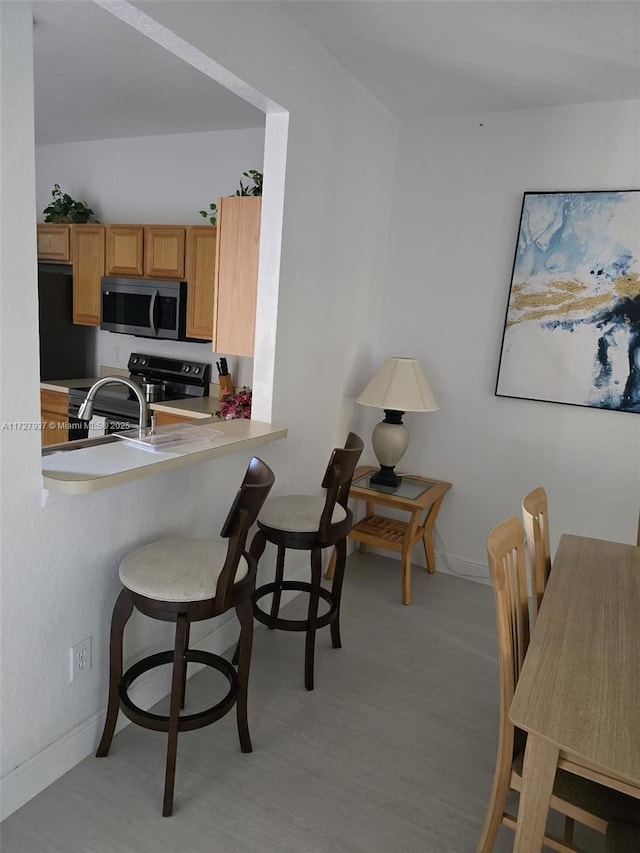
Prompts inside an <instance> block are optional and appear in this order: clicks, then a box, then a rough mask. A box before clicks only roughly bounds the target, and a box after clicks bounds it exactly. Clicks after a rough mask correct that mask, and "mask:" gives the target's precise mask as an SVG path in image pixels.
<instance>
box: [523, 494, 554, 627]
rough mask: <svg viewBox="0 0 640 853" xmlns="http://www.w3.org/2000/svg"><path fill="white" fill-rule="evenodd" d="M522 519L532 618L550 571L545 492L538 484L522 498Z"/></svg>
mask: <svg viewBox="0 0 640 853" xmlns="http://www.w3.org/2000/svg"><path fill="white" fill-rule="evenodd" d="M522 520H523V522H524V529H525V533H526V536H527V548H528V550H529V566H530V570H531V599H532V602H533V615H534V618H535V617H536V616H537V615H538V611H539V610H540V605H541V604H542V596H543V595H544V591H545V589H546V586H547V581H548V579H549V572H550V571H551V546H550V541H549V509H548V506H547V493H546V492H545V490H544V489H543V488H542V486H538V488H537V489H534V490H533V491H532V492H529V494H528V495H525V497H524V498H523V500H522Z"/></svg>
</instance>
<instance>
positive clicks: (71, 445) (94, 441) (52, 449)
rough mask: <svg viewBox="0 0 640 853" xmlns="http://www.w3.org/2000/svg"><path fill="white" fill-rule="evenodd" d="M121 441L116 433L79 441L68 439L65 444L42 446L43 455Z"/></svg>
mask: <svg viewBox="0 0 640 853" xmlns="http://www.w3.org/2000/svg"><path fill="white" fill-rule="evenodd" d="M116 441H119V439H118V438H117V436H115V435H99V436H97V437H96V438H81V439H80V440H79V441H66V442H65V443H64V444H52V445H50V446H49V447H43V448H42V455H43V456H51V455H52V454H54V453H68V452H69V451H70V450H82V448H83V447H100V445H102V444H113V443H114V442H116Z"/></svg>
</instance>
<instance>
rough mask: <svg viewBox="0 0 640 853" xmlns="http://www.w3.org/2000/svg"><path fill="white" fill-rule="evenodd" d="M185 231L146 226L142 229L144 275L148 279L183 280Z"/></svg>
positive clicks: (178, 227) (175, 228)
mask: <svg viewBox="0 0 640 853" xmlns="http://www.w3.org/2000/svg"><path fill="white" fill-rule="evenodd" d="M185 233H186V229H185V228H184V227H180V226H173V225H147V226H145V229H144V274H145V275H146V276H149V278H184V244H185Z"/></svg>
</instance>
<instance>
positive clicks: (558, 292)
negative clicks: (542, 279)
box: [507, 275, 640, 326]
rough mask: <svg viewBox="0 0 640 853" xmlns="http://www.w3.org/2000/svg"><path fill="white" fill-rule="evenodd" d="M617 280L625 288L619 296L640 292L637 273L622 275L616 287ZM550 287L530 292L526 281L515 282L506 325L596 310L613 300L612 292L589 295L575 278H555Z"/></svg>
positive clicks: (586, 289)
mask: <svg viewBox="0 0 640 853" xmlns="http://www.w3.org/2000/svg"><path fill="white" fill-rule="evenodd" d="M618 282H620V288H622V291H621V290H618V293H619V295H623V293H624V294H625V295H626V294H627V292H629V294H630V295H631V294H632V293H634V290H635V293H637V292H640V280H639V279H638V276H637V275H634V276H621V277H620V279H617V280H616V282H615V283H614V286H617V285H618ZM547 287H548V289H547V290H545V291H544V292H540V291H536V292H531V291H529V292H527V286H526V284H524V283H520V282H519V283H517V284H515V285H514V286H513V287H512V292H511V302H510V306H509V316H508V318H507V326H514V325H516V324H517V323H522V322H526V321H529V320H545V319H552V318H555V319H560V318H561V317H567V316H569V315H575V314H587V313H593V312H594V311H597V310H599V309H603V308H605V307H607V305H610V304H611V303H612V301H613V299H614V293H613V292H612V291H607V292H606V293H601V294H596V295H587V293H590V289H589V288H588V287H587V285H585V284H582V283H581V282H579V281H575V280H569V281H563V280H559V279H555V280H552V281H550V282H549V283H548V285H547ZM616 289H618V288H617V287H616ZM514 312H518V313H519V316H513V313H514Z"/></svg>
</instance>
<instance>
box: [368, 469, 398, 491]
mask: <svg viewBox="0 0 640 853" xmlns="http://www.w3.org/2000/svg"><path fill="white" fill-rule="evenodd" d="M369 482H370V483H373V485H375V486H387V487H388V488H390V489H397V488H398V486H399V485H400V483H401V482H402V477H398V475H397V474H396V472H395V471H394V470H393V465H381V466H380V470H379V471H376V473H375V474H372V475H371V477H369Z"/></svg>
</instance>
